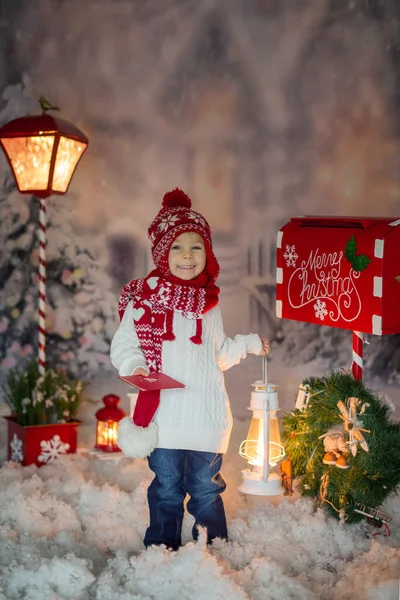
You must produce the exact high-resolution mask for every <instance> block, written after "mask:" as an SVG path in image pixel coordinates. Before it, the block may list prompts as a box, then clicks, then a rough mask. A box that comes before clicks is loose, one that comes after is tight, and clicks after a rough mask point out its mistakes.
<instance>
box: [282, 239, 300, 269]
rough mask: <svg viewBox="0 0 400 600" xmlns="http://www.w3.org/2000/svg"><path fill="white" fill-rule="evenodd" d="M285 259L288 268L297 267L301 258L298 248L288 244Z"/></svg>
mask: <svg viewBox="0 0 400 600" xmlns="http://www.w3.org/2000/svg"><path fill="white" fill-rule="evenodd" d="M283 257H284V259H285V261H286V266H287V267H295V266H296V262H297V259H298V258H299V255H298V254H297V252H296V246H295V245H294V244H293V245H292V246H290V245H289V244H286V251H285V254H284V255H283Z"/></svg>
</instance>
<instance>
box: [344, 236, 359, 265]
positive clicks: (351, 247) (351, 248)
mask: <svg viewBox="0 0 400 600" xmlns="http://www.w3.org/2000/svg"><path fill="white" fill-rule="evenodd" d="M356 251H357V243H356V240H355V237H354V235H352V236H351V238H350V239H349V241H348V242H347V244H346V250H345V251H344V255H345V257H346V258H347V260H348V261H349V262H350V263H351V262H353V259H354V257H355V255H356Z"/></svg>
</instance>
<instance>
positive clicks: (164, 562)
mask: <svg viewBox="0 0 400 600" xmlns="http://www.w3.org/2000/svg"><path fill="white" fill-rule="evenodd" d="M245 364H247V370H244V365H245ZM259 364H260V363H259V360H257V359H254V360H252V359H250V360H248V361H247V363H244V365H243V370H242V368H241V367H240V368H238V369H236V379H235V381H236V390H237V391H236V394H231V395H233V396H235V398H234V412H235V413H236V418H235V423H234V430H233V435H232V439H231V444H230V449H229V452H228V454H227V456H226V459H225V462H224V467H223V475H224V477H225V479H226V480H227V484H228V487H227V491H226V492H225V494H224V500H225V506H226V511H227V517H228V526H229V535H230V540H229V542H227V543H226V542H222V541H216V542H215V544H214V546H213V547H212V548H211V549H209V548H207V547H206V545H205V539H204V536H202V537H201V538H200V540H199V542H198V543H196V544H195V543H193V542H192V541H191V525H192V521H191V517H190V515H187V516H186V517H185V521H184V534H183V541H184V547H183V548H182V549H181V550H180V551H179V552H176V553H174V552H172V553H171V552H169V551H167V550H166V549H164V548H158V547H157V548H156V547H154V548H151V549H149V550H147V551H146V550H145V549H144V547H143V545H142V538H143V534H144V531H145V528H146V526H147V518H148V513H147V502H146V489H147V486H148V484H149V482H150V480H151V472H150V471H149V469H148V467H147V463H146V462H145V461H143V460H136V461H132V460H129V459H122V460H120V461H119V462H114V461H102V460H99V459H98V458H97V457H93V456H89V455H87V454H78V455H75V456H67V457H63V458H61V459H60V462H58V463H56V464H53V465H48V466H44V467H42V468H40V469H37V468H36V467H34V466H30V467H20V466H19V465H15V464H12V463H5V464H4V465H3V467H2V468H1V470H0V600H4V599H7V600H8V599H10V600H14V599H20V598H24V599H29V600H67V599H68V600H89V599H95V600H128V599H129V600H153V599H154V600H186V599H187V600H220V599H221V600H222V599H223V600H228V599H229V600H244V599H252V600H269V599H276V600H278V599H280V600H288V599H291V598H292V599H320V600H330V599H340V600H347V599H348V600H350V599H351V600H398V598H399V573H400V502H399V500H398V498H393V499H390V500H389V501H388V502H387V503H386V505H385V506H383V507H382V509H383V510H384V511H385V512H386V513H387V514H389V515H390V516H391V518H392V521H391V523H390V529H391V535H390V537H386V536H384V535H383V533H384V532H383V529H373V528H372V526H370V525H368V524H367V523H366V522H363V523H360V524H358V525H343V526H341V525H340V524H339V523H338V522H337V521H336V520H333V519H332V518H330V517H327V516H326V515H325V513H324V511H322V510H315V508H314V505H313V503H312V502H311V501H309V500H306V499H303V498H301V497H299V496H298V495H294V496H293V497H291V498H290V497H284V496H280V497H275V498H270V499H267V498H261V497H253V496H245V495H243V494H241V493H240V492H239V491H238V490H237V488H238V485H239V483H240V480H241V469H242V468H244V467H245V462H244V461H243V460H242V459H241V458H240V457H239V456H238V453H237V450H238V447H239V444H240V441H241V440H243V439H244V438H245V436H246V433H247V428H248V424H249V421H248V419H247V420H246V419H244V418H241V417H240V416H238V414H239V415H240V413H241V412H243V414H245V411H244V410H242V409H244V407H245V406H246V403H247V398H243V394H242V392H240V394H239V391H240V390H241V387H243V393H244V392H246V394H248V388H247V390H246V389H245V383H246V381H247V384H248V381H249V371H250V372H251V371H253V372H254V373H253V374H254V376H255V377H257V375H258V374H259V373H258V369H259ZM278 366H279V363H274V361H272V363H271V364H270V371H271V375H272V374H273V375H274V376H275V377H274V378H275V380H276V379H277V380H278V383H280V384H281V388H282V391H281V396H282V400H283V402H282V403H283V404H284V405H286V406H285V407H284V408H285V409H286V410H287V409H289V408H290V406H289V402H290V401H289V396H290V395H292V394H293V391H294V388H295V385H298V381H299V374H298V373H296V371H293V370H292V375H291V378H290V377H289V375H288V376H287V378H285V380H283V379H282V378H283V368H281V369H279V368H278ZM314 368H315V370H316V371H317V366H316V365H315V366H314ZM303 370H304V367H303ZM306 371H307V373H308V374H310V373H311V371H312V369H311V368H310V367H308V368H307V369H306ZM295 380H296V381H295ZM232 381H233V380H232ZM284 382H285V383H284ZM90 411H91V413H92V412H93V407H90ZM395 415H396V413H395ZM93 432H94V418H93V417H92V416H91V415H90V414H89V408H88V413H87V416H86V418H85V425H83V426H82V428H81V432H80V437H81V439H83V440H84V441H85V443H86V445H91V444H92V443H93ZM374 534H377V535H374Z"/></svg>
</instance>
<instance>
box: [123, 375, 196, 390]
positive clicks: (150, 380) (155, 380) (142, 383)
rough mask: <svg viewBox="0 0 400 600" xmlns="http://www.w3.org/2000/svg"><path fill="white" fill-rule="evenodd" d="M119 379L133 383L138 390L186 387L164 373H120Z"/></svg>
mask: <svg viewBox="0 0 400 600" xmlns="http://www.w3.org/2000/svg"><path fill="white" fill-rule="evenodd" d="M118 377H119V379H122V381H125V383H129V385H133V386H134V387H136V388H137V389H138V390H143V391H149V390H171V389H175V388H184V387H185V386H184V385H183V383H180V381H177V380H176V379H172V377H168V375H165V374H164V373H150V375H149V376H148V377H143V375H126V376H125V375H118Z"/></svg>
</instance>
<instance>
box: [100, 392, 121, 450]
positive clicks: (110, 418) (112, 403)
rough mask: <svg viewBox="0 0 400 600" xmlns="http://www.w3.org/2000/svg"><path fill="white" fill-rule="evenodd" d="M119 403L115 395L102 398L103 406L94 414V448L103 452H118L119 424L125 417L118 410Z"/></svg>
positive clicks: (119, 409)
mask: <svg viewBox="0 0 400 600" xmlns="http://www.w3.org/2000/svg"><path fill="white" fill-rule="evenodd" d="M119 401H120V398H119V396H116V395H115V394H108V395H107V396H104V398H103V402H104V404H105V406H104V407H103V408H100V409H99V410H98V411H97V413H96V419H97V434H96V448H97V449H98V450H102V451H103V452H120V449H119V447H118V445H117V437H118V429H119V422H120V420H121V419H123V418H124V417H126V414H125V412H124V411H123V410H122V409H121V408H118V404H119Z"/></svg>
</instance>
